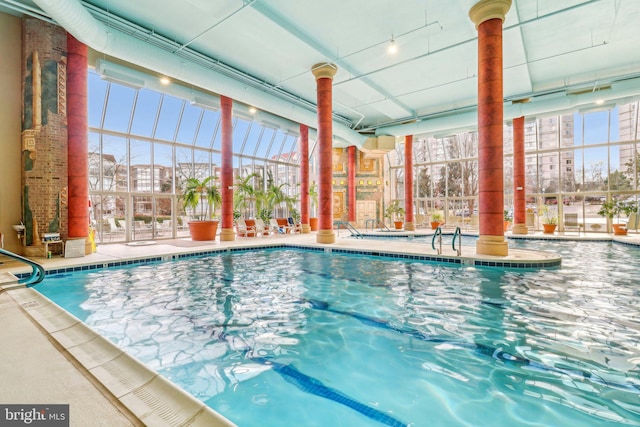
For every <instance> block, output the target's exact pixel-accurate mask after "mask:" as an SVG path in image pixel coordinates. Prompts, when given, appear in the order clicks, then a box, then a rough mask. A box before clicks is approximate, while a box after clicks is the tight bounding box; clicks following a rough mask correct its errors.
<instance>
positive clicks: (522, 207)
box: [511, 117, 529, 234]
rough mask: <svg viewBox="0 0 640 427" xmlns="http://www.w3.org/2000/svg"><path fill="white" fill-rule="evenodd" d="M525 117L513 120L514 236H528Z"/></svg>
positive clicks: (512, 231)
mask: <svg viewBox="0 0 640 427" xmlns="http://www.w3.org/2000/svg"><path fill="white" fill-rule="evenodd" d="M524 163H525V162H524V117H518V118H517V119H513V229H512V230H511V233H512V234H528V232H529V230H527V216H526V196H527V195H526V192H525V189H526V186H525V178H524Z"/></svg>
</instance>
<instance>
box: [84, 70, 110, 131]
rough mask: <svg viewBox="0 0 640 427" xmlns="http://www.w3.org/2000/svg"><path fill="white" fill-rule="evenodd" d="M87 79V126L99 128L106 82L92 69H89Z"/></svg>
mask: <svg viewBox="0 0 640 427" xmlns="http://www.w3.org/2000/svg"><path fill="white" fill-rule="evenodd" d="M88 81H89V83H88V85H89V86H88V87H89V90H88V93H87V97H88V104H89V127H94V128H99V127H101V125H102V123H101V121H102V110H103V108H104V97H105V95H106V93H107V84H108V83H107V82H106V81H104V80H102V79H101V78H100V76H99V75H97V74H96V73H95V72H93V71H89V75H88Z"/></svg>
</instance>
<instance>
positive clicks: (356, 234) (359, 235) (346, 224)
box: [335, 221, 364, 239]
mask: <svg viewBox="0 0 640 427" xmlns="http://www.w3.org/2000/svg"><path fill="white" fill-rule="evenodd" d="M335 225H337V226H338V233H340V227H341V226H343V227H344V228H345V229H347V230H349V232H350V233H351V235H352V236H354V237H355V238H357V239H362V238H363V237H364V236H363V235H362V233H360V232H359V231H358V229H357V228H355V227H354V226H353V225H351V223H349V222H346V221H336V222H335Z"/></svg>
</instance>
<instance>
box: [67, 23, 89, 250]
mask: <svg viewBox="0 0 640 427" xmlns="http://www.w3.org/2000/svg"><path fill="white" fill-rule="evenodd" d="M88 52H89V49H88V48H87V46H86V45H85V44H83V43H80V42H79V41H78V40H76V39H75V38H74V37H73V36H72V35H71V34H67V141H68V142H67V144H68V150H67V160H68V164H67V174H68V181H67V182H68V192H67V197H68V207H69V210H68V214H67V215H68V220H69V223H68V227H69V228H68V233H69V238H71V239H73V238H86V237H88V236H89V140H88V136H87V135H88V131H89V125H88V123H89V122H88V118H87V114H88V103H87V74H88V72H87V70H88V68H87V67H88V59H87V58H88Z"/></svg>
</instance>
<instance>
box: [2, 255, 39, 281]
mask: <svg viewBox="0 0 640 427" xmlns="http://www.w3.org/2000/svg"><path fill="white" fill-rule="evenodd" d="M0 254H2V255H5V256H8V257H9V258H12V259H15V260H16V261H20V262H23V263H25V264H28V265H29V266H31V274H30V275H29V276H27V277H23V278H22V279H18V283H21V284H25V286H26V287H27V288H30V287H31V286H34V285H37V284H38V283H40V282H42V281H43V280H44V276H45V271H44V267H43V266H42V265H40V264H38V263H37V262H35V261H32V260H30V259H29V258H25V257H23V256H21V255H18V254H16V253H13V252H11V251H8V250H6V249H2V248H0Z"/></svg>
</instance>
